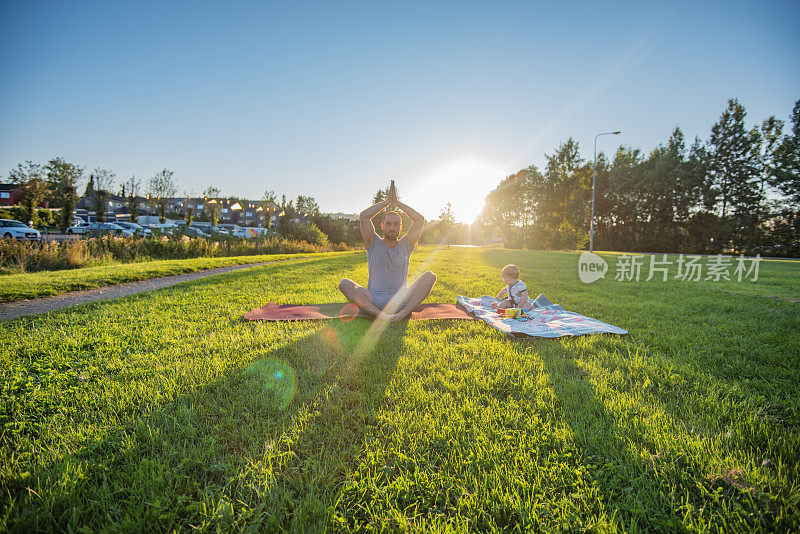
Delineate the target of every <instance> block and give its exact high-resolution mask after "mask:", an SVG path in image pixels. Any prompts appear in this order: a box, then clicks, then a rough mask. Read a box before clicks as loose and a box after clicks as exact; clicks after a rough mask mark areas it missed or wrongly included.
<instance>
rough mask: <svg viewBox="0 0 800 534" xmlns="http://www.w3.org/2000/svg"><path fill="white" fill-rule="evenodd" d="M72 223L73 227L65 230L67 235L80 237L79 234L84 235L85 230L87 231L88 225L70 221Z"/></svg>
mask: <svg viewBox="0 0 800 534" xmlns="http://www.w3.org/2000/svg"><path fill="white" fill-rule="evenodd" d="M72 222H73V223H74V225H73V226H70V227H69V228H67V233H68V234H69V235H81V234H85V233H86V230H88V229H89V225H88V224H86V223H85V222H83V221H81V222H75V221H72Z"/></svg>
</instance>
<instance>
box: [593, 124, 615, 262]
mask: <svg viewBox="0 0 800 534" xmlns="http://www.w3.org/2000/svg"><path fill="white" fill-rule="evenodd" d="M619 134H620V132H619V131H616V132H603V133H599V134H597V135H595V136H594V160H593V161H592V221H591V223H590V229H589V252H594V183H595V180H596V179H597V138H598V137H600V136H601V135H619Z"/></svg>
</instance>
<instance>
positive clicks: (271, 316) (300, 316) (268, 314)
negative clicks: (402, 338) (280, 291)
mask: <svg viewBox="0 0 800 534" xmlns="http://www.w3.org/2000/svg"><path fill="white" fill-rule="evenodd" d="M356 317H366V318H372V317H371V316H369V315H366V314H365V313H364V312H362V311H361V310H360V309H359V308H358V306H356V305H355V304H342V303H340V304H336V303H331V304H313V305H297V304H275V303H274V302H270V303H269V304H267V305H266V306H263V307H261V308H256V309H255V310H250V311H249V312H247V313H245V314H244V318H245V319H247V320H248V321H318V320H325V319H342V320H344V321H348V320H351V319H355V318H356ZM430 319H466V320H473V319H474V317H473V316H472V315H470V314H468V313H467V312H465V311H464V310H462V309H461V308H458V307H457V306H456V305H455V304H449V303H440V304H423V305H422V306H420V307H419V308H417V310H416V311H414V312H413V313H412V314H411V317H409V320H411V321H424V320H430Z"/></svg>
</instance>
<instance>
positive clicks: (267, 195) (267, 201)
mask: <svg viewBox="0 0 800 534" xmlns="http://www.w3.org/2000/svg"><path fill="white" fill-rule="evenodd" d="M258 204H259V207H260V208H261V213H262V217H263V221H264V228H267V229H270V227H271V225H272V214H273V213H275V208H277V207H278V197H276V196H275V191H273V190H272V189H267V190H266V191H264V194H263V195H261V200H260V201H259V203H258Z"/></svg>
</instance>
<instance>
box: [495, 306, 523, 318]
mask: <svg viewBox="0 0 800 534" xmlns="http://www.w3.org/2000/svg"><path fill="white" fill-rule="evenodd" d="M495 311H496V312H497V314H498V315H503V316H505V317H508V318H509V319H518V320H520V321H525V320H527V319H530V317H528V314H527V313H526V312H525V310H523V309H522V308H497V309H496V310H495Z"/></svg>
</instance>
